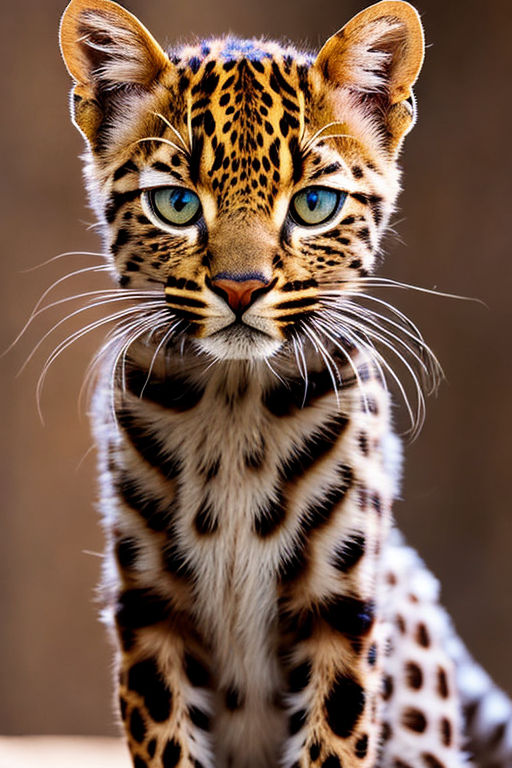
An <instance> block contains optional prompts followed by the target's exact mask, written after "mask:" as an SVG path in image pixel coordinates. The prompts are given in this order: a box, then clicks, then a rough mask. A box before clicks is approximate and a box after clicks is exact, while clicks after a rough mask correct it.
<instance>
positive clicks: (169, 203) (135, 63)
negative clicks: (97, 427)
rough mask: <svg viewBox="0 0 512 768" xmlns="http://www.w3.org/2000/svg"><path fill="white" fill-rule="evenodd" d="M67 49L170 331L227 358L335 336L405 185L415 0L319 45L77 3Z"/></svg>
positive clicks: (98, 199) (98, 197)
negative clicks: (330, 314) (177, 39)
mask: <svg viewBox="0 0 512 768" xmlns="http://www.w3.org/2000/svg"><path fill="white" fill-rule="evenodd" d="M61 46H62V53H63V56H64V59H65V62H66V65H67V67H68V70H69V72H70V74H71V76H72V78H73V80H74V81H75V86H74V90H73V101H72V110H73V119H74V122H75V124H76V125H77V127H78V128H79V129H80V131H81V132H82V134H83V135H84V137H85V139H86V141H87V144H88V153H87V164H86V175H87V179H88V184H89V190H90V194H91V200H92V204H93V206H94V208H95V210H96V212H97V214H98V216H99V218H100V220H101V222H102V223H103V228H104V237H105V240H106V243H107V246H108V251H109V254H110V259H111V263H112V266H113V269H114V270H115V274H116V276H117V279H118V281H119V284H120V286H122V287H125V288H127V289H131V290H134V291H143V290H146V289H148V288H151V289H156V290H159V291H160V292H161V300H162V303H163V302H164V301H165V307H166V308H167V309H168V311H169V315H168V319H167V323H168V326H169V329H171V328H173V329H175V331H174V332H175V333H179V334H181V335H183V336H185V337H186V338H188V339H192V340H194V341H193V343H194V344H195V345H197V347H198V348H199V349H200V350H201V351H206V352H208V353H210V354H212V355H214V356H215V357H216V358H218V359H226V358H265V357H269V356H271V355H273V354H274V353H276V351H277V350H281V351H283V350H286V349H287V348H291V347H292V346H293V344H294V343H295V342H296V341H297V340H301V339H303V340H308V339H309V340H310V341H312V342H314V340H315V338H318V337H319V336H322V334H324V335H325V334H327V333H328V329H329V328H331V331H330V332H331V333H333V334H335V331H336V329H335V328H332V327H331V326H329V325H328V324H327V321H326V319H325V318H326V317H327V315H326V312H327V311H329V308H330V307H332V303H333V302H335V301H340V300H343V298H344V297H347V299H349V298H350V296H353V295H354V292H357V290H358V286H359V285H360V283H361V278H362V277H364V276H366V275H368V274H369V273H370V272H371V271H372V269H373V267H374V264H375V259H376V254H377V253H378V248H379V241H380V238H381V236H382V233H383V231H384V229H385V227H386V225H387V222H388V219H389V215H390V213H391V211H392V210H393V206H394V203H395V199H396V196H397V193H398V189H399V181H398V180H399V173H398V169H397V164H396V161H397V154H398V150H399V148H400V145H401V142H402V139H403V137H404V136H405V134H406V133H407V132H408V131H409V129H410V128H411V126H412V125H413V122H414V99H413V96H412V91H411V88H412V85H413V84H414V82H415V80H416V77H417V75H418V72H419V70H420V67H421V63H422V59H423V34H422V29H421V24H420V21H419V17H418V14H417V13H416V11H415V10H414V9H413V8H412V6H411V5H409V4H408V3H405V2H395V1H389V2H388V1H387V0H385V1H384V2H380V3H377V4H376V5H373V6H371V7H370V8H368V9H366V10H365V11H363V12H361V13H359V14H358V15H357V16H356V17H355V18H353V19H352V20H351V21H350V22H349V23H348V24H347V25H346V26H345V27H343V28H342V29H341V30H340V31H339V32H337V33H336V34H335V35H333V36H332V37H331V38H330V39H329V40H328V41H327V42H326V43H325V45H324V46H323V48H322V49H321V51H320V52H319V53H318V55H317V56H311V55H310V54H304V53H301V52H299V51H297V50H295V49H293V48H290V47H282V46H280V45H279V44H277V43H274V42H268V41H265V40H240V39H237V38H232V37H226V38H223V39H215V40H208V41H206V42H203V43H201V44H199V45H193V46H188V47H184V48H182V49H180V50H173V51H168V52H165V51H164V50H162V48H161V47H160V46H159V44H158V43H157V42H156V40H155V39H154V38H153V37H152V36H151V34H150V33H149V32H148V31H147V30H146V29H145V28H144V27H143V26H142V24H141V23H140V22H139V21H138V20H137V19H136V18H135V17H134V16H132V15H131V14H130V13H128V11H126V10H125V9H124V8H122V7H121V6H119V5H117V4H116V3H113V2H109V0H72V2H71V3H70V4H69V6H68V8H67V9H66V11H65V13H64V16H63V19H62V24H61ZM134 295H135V293H134ZM322 323H323V325H322ZM347 334H348V331H347ZM348 338H349V339H350V336H348Z"/></svg>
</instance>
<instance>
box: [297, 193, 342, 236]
mask: <svg viewBox="0 0 512 768" xmlns="http://www.w3.org/2000/svg"><path fill="white" fill-rule="evenodd" d="M346 196H347V193H346V192H339V191H338V190H336V189H327V188H326V187H306V189H302V190H301V191H300V192H297V194H296V195H294V196H293V198H292V201H291V203H290V214H291V216H292V218H293V219H294V220H295V221H296V223H297V224H300V225H301V226H303V227H314V226H315V225H317V224H323V223H324V222H325V221H328V220H329V219H331V218H332V217H333V216H334V214H335V213H337V212H338V211H339V209H340V208H341V206H342V205H343V203H344V201H345V198H346Z"/></svg>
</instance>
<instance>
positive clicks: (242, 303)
mask: <svg viewBox="0 0 512 768" xmlns="http://www.w3.org/2000/svg"><path fill="white" fill-rule="evenodd" d="M267 285H268V282H267V281H266V280H262V279H259V276H258V277H253V276H252V275H251V277H249V278H248V279H246V276H245V275H244V276H241V278H238V277H231V276H229V277H228V276H227V275H226V274H225V273H224V274H222V273H221V274H220V275H216V276H215V277H213V278H212V280H211V288H212V290H213V291H215V293H217V294H219V296H222V298H223V299H224V300H225V301H226V303H227V304H228V305H229V306H230V307H231V309H232V310H233V312H236V313H240V312H242V311H245V310H246V309H247V307H248V306H249V305H250V304H251V303H252V301H253V300H254V299H255V298H256V297H255V293H256V292H257V291H258V292H259V290H260V289H261V288H266V287H267ZM258 295H259V294H258Z"/></svg>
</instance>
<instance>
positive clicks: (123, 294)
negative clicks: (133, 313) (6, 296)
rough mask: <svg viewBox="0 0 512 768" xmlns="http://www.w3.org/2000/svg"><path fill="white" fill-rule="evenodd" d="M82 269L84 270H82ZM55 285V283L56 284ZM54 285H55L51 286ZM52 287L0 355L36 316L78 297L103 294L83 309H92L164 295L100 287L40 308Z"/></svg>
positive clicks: (26, 328) (8, 348) (15, 340)
mask: <svg viewBox="0 0 512 768" xmlns="http://www.w3.org/2000/svg"><path fill="white" fill-rule="evenodd" d="M80 271H82V270H80ZM67 277H71V275H67ZM54 285H55V284H54ZM51 287H53V286H51ZM51 287H50V288H51ZM49 290H50V289H48V290H47V291H45V293H44V294H43V295H42V296H41V298H40V299H39V301H38V302H37V304H36V306H35V307H34V309H33V310H32V313H31V314H30V316H29V318H28V320H27V322H26V323H25V325H24V326H23V328H22V329H21V331H20V332H19V333H18V335H17V336H16V338H15V339H14V341H12V342H11V344H10V345H9V346H8V347H7V349H6V350H5V351H4V352H2V354H1V355H0V357H3V356H4V355H6V354H7V353H8V352H9V351H10V350H11V349H12V348H13V347H14V346H15V345H16V344H17V343H18V341H19V340H20V339H21V337H22V336H23V335H24V334H25V333H26V332H27V330H28V329H29V327H30V325H31V324H32V322H33V321H34V320H35V318H36V317H38V316H39V315H41V314H42V313H43V312H46V311H47V310H49V309H53V308H54V307H57V306H59V305H60V304H65V303H66V302H69V301H77V300H78V299H82V298H87V297H89V296H103V299H104V301H101V302H96V303H92V302H91V303H88V304H87V305H86V306H85V307H83V310H86V309H91V308H93V307H97V306H101V305H102V304H107V303H110V302H111V301H117V300H119V301H128V300H135V299H145V298H154V297H155V296H162V298H163V297H164V294H163V292H162V291H142V290H141V291H138V290H132V289H129V288H128V289H127V288H119V289H100V290H97V291H86V292H84V293H77V294H74V295H73V296H66V297H65V298H63V299H59V300H58V301H53V302H51V303H50V304H47V305H46V306H45V307H41V309H38V307H39V306H40V304H41V301H43V300H44V298H45V295H47V294H48V292H49ZM109 295H110V296H111V298H110V299H108V298H107V296H109Z"/></svg>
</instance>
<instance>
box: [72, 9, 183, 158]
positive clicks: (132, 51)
mask: <svg viewBox="0 0 512 768" xmlns="http://www.w3.org/2000/svg"><path fill="white" fill-rule="evenodd" d="M60 47H61V52H62V56H63V58H64V62H65V64H66V67H67V69H68V72H69V74H70V75H71V77H72V78H73V80H74V81H75V83H76V85H75V88H74V92H73V96H74V106H73V111H74V115H73V117H74V122H75V124H76V125H77V127H78V128H79V129H80V130H81V131H82V133H83V134H84V135H85V137H86V138H87V139H88V141H89V142H90V143H91V145H93V146H94V143H95V140H96V137H97V134H98V131H99V128H100V126H101V124H102V122H103V119H104V117H105V114H106V112H107V111H108V101H109V99H110V98H111V97H112V94H115V92H116V90H119V89H120V88H121V87H123V86H129V85H136V86H139V87H142V88H148V89H149V88H150V87H151V85H152V84H153V83H154V81H155V79H156V78H157V77H158V74H159V73H160V72H161V71H162V70H163V69H164V68H165V67H168V66H169V59H168V57H167V56H166V54H165V53H164V51H163V50H162V48H161V47H160V46H159V45H158V43H157V42H156V40H155V39H154V38H153V36H152V35H151V34H150V33H149V32H148V30H147V29H146V28H145V27H144V26H143V25H142V24H141V23H140V21H138V19H136V18H135V16H133V15H132V14H131V13H129V12H128V11H127V10H125V9H124V8H122V7H121V6H120V5H118V4H117V3H113V2H110V0H71V2H70V3H69V5H68V7H67V8H66V10H65V11H64V14H63V16H62V19H61V23H60Z"/></svg>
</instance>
